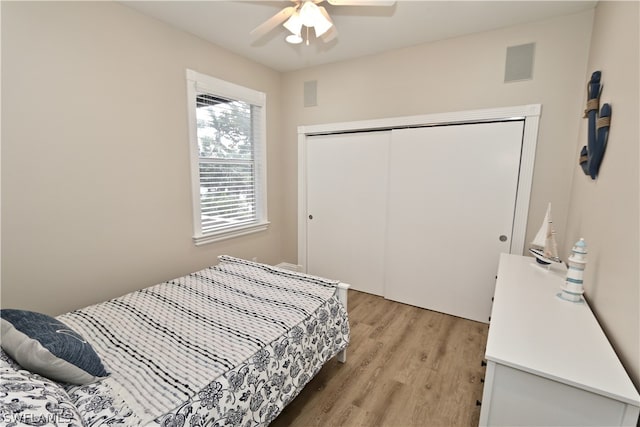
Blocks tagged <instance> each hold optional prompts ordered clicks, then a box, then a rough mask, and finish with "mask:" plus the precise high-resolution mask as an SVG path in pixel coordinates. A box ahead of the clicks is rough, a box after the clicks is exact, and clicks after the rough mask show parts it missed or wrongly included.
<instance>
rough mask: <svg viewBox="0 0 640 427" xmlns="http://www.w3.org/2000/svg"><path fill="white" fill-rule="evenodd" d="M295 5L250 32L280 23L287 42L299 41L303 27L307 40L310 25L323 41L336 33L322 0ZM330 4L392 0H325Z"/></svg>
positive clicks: (260, 33)
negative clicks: (287, 33) (285, 33)
mask: <svg viewBox="0 0 640 427" xmlns="http://www.w3.org/2000/svg"><path fill="white" fill-rule="evenodd" d="M291 1H292V2H293V3H295V5H294V6H289V7H285V8H284V9H282V10H281V11H280V12H278V13H276V14H275V15H273V16H272V17H271V18H269V19H267V20H266V21H265V22H263V23H262V24H260V25H259V26H257V27H256V28H254V29H253V30H252V31H251V33H250V34H251V35H252V36H254V37H256V38H260V37H262V36H264V35H265V34H267V33H268V32H269V31H271V30H273V29H274V28H276V27H277V26H278V25H280V24H282V25H283V26H284V27H285V28H286V29H287V30H289V32H291V34H289V35H288V36H287V38H286V39H285V40H286V41H287V42H288V43H292V44H298V43H302V42H303V41H304V39H303V38H302V36H303V29H304V30H305V31H306V42H307V45H308V44H309V29H310V28H313V29H314V31H315V35H316V37H317V38H322V40H323V41H324V42H325V43H326V42H329V41H331V40H333V39H334V38H336V36H337V35H338V30H337V29H336V27H335V25H333V21H332V20H331V17H330V16H329V13H328V12H327V9H325V8H324V7H323V6H318V4H320V3H322V2H323V1H324V0H291ZM327 3H329V4H330V5H333V6H393V5H394V4H395V1H387V0H327Z"/></svg>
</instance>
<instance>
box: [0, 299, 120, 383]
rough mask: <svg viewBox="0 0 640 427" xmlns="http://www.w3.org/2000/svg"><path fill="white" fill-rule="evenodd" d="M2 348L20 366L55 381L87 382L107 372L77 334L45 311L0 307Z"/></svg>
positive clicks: (95, 379) (91, 348)
mask: <svg viewBox="0 0 640 427" xmlns="http://www.w3.org/2000/svg"><path fill="white" fill-rule="evenodd" d="M0 317H1V318H2V320H1V322H2V325H1V326H2V343H1V344H2V349H3V350H4V351H6V352H7V354H9V355H10V356H11V357H12V358H13V359H14V360H15V361H16V362H18V363H19V364H20V366H22V367H23V368H24V369H28V370H29V371H31V372H35V373H37V374H40V375H42V376H45V377H47V378H50V379H52V380H55V381H60V382H65V383H70V384H88V383H91V382H94V381H97V380H99V379H100V378H101V377H106V376H107V375H109V374H108V373H107V371H106V370H105V369H104V366H103V365H102V361H101V360H100V357H99V356H98V355H97V354H96V352H95V351H94V350H93V347H91V344H89V343H88V342H87V341H86V340H85V339H84V338H83V337H82V336H81V335H80V334H78V333H77V332H75V331H73V330H71V328H69V327H68V326H67V325H65V324H64V323H62V322H61V321H59V320H57V319H54V318H53V317H51V316H47V315H46V314H41V313H34V312H32V311H26V310H13V309H3V310H0Z"/></svg>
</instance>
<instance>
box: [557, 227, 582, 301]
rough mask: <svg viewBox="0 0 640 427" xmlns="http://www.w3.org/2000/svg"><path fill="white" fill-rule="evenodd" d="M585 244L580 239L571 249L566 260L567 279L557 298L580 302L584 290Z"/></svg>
mask: <svg viewBox="0 0 640 427" xmlns="http://www.w3.org/2000/svg"><path fill="white" fill-rule="evenodd" d="M586 255H587V244H586V243H585V241H584V239H583V238H580V240H578V241H577V242H576V244H575V245H573V248H572V249H571V256H569V259H568V260H567V264H569V269H568V270H567V278H566V280H565V282H564V287H563V288H562V292H561V293H559V294H558V296H559V297H560V298H561V299H563V300H566V301H571V302H581V301H582V294H583V293H584V288H583V286H582V279H583V277H584V267H585V266H586V264H587V257H586Z"/></svg>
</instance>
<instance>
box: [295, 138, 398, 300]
mask: <svg viewBox="0 0 640 427" xmlns="http://www.w3.org/2000/svg"><path fill="white" fill-rule="evenodd" d="M390 136H391V132H390V131H383V132H367V133H352V134H338V135H327V136H312V137H308V138H307V147H306V148H307V168H306V170H307V177H306V178H307V218H306V221H307V272H309V273H311V274H316V275H319V276H323V277H329V278H334V279H338V280H340V281H342V282H345V283H349V284H350V285H351V286H352V288H353V289H356V290H359V291H364V292H369V293H372V294H376V295H382V294H383V289H384V288H383V285H384V248H385V225H386V212H387V180H388V169H387V166H388V161H389V159H388V156H389V140H390Z"/></svg>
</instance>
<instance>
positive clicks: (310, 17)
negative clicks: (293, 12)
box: [299, 0, 324, 27]
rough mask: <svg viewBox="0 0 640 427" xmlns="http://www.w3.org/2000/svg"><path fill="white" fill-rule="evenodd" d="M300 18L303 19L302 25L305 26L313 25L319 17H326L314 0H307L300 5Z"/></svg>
mask: <svg viewBox="0 0 640 427" xmlns="http://www.w3.org/2000/svg"><path fill="white" fill-rule="evenodd" d="M299 15H300V19H302V25H304V26H305V27H313V26H314V25H315V24H316V21H317V20H318V17H322V18H324V16H322V14H321V13H320V10H319V9H318V6H316V5H315V3H314V2H312V1H309V0H305V2H304V3H303V4H302V6H301V7H300V12H299Z"/></svg>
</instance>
